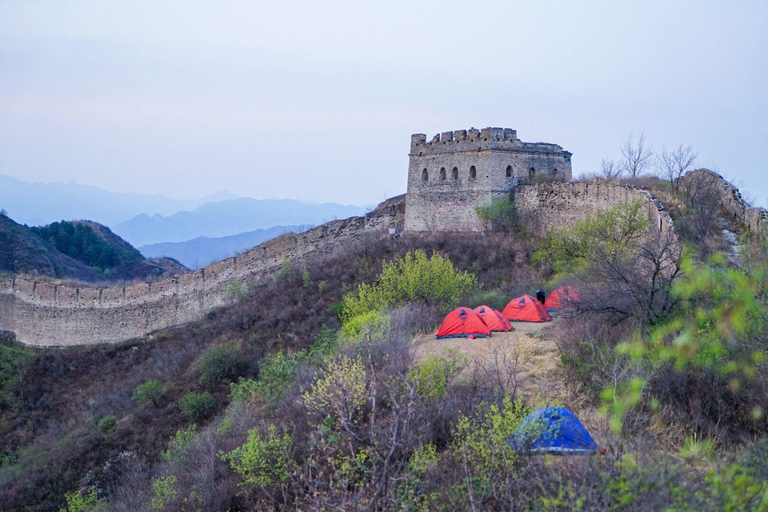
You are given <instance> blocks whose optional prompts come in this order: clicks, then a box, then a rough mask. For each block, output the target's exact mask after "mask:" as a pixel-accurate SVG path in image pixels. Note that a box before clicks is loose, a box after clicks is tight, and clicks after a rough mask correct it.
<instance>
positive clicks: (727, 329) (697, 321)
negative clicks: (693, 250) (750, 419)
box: [603, 253, 768, 430]
mask: <svg viewBox="0 0 768 512" xmlns="http://www.w3.org/2000/svg"><path fill="white" fill-rule="evenodd" d="M682 268H683V279H681V280H679V281H678V282H677V283H676V284H675V286H674V287H673V290H672V293H673V295H674V296H675V297H676V298H677V299H678V300H679V302H680V304H681V306H680V308H679V311H678V313H677V314H676V315H675V316H673V317H671V318H669V319H668V320H667V321H666V322H663V323H661V324H659V325H657V326H655V327H654V328H653V329H652V330H651V331H650V334H649V335H647V336H642V335H639V334H638V335H637V336H635V337H634V338H633V340H632V341H629V342H625V343H622V344H621V345H619V346H618V347H617V352H618V353H619V354H622V355H626V356H629V357H630V358H631V359H632V360H633V361H635V362H638V363H639V362H642V363H643V364H646V365H648V366H650V367H651V368H662V367H666V366H671V367H672V368H674V370H675V371H676V372H680V373H687V374H691V375H703V374H704V373H705V372H714V373H715V374H717V375H719V376H721V377H723V378H725V379H727V381H728V387H729V389H730V391H731V392H732V393H734V395H735V392H736V391H738V390H739V389H740V388H741V387H742V386H744V385H749V384H750V383H751V382H752V381H754V380H755V378H756V376H757V375H758V373H759V369H761V368H762V369H763V370H764V369H765V364H764V363H765V362H766V361H767V360H768V350H767V349H766V343H765V342H766V339H765V336H764V333H765V330H766V327H767V325H766V319H768V307H766V306H765V303H764V301H763V300H762V299H763V298H764V297H766V292H768V289H766V287H765V285H764V284H763V283H764V276H766V275H768V272H767V271H768V267H763V268H760V269H755V271H754V273H753V274H752V275H747V274H745V273H744V272H743V271H741V270H739V269H735V268H732V267H730V266H728V265H727V264H726V263H725V261H724V259H723V258H722V257H721V256H719V255H714V256H713V257H712V258H710V260H709V262H708V263H706V264H702V265H695V264H694V262H693V259H692V257H691V255H690V253H688V254H686V255H685V256H684V257H683V261H682ZM646 390H647V386H646V380H645V379H643V378H641V377H635V378H634V379H632V380H631V381H629V382H625V383H623V384H620V385H618V386H616V388H615V389H606V390H605V392H604V394H603V398H604V401H605V403H606V407H607V409H608V410H609V411H610V412H611V413H612V415H613V419H612V425H613V427H614V429H616V430H619V428H620V426H621V421H622V418H623V416H624V415H625V414H626V413H627V412H628V411H629V410H631V409H632V407H634V406H636V405H637V404H638V403H640V401H641V398H642V396H643V393H644V392H645V391H646ZM723 391H725V390H723ZM731 399H733V398H731ZM758 400H759V399H758ZM752 406H753V411H754V414H755V416H756V418H757V419H760V418H762V417H763V414H764V410H763V408H762V407H763V404H762V403H760V402H759V401H757V402H754V403H753V404H752Z"/></svg>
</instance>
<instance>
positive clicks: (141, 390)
mask: <svg viewBox="0 0 768 512" xmlns="http://www.w3.org/2000/svg"><path fill="white" fill-rule="evenodd" d="M162 392H163V384H162V383H161V382H160V381H159V380H157V379H152V380H148V381H147V382H145V383H144V384H140V385H139V386H137V387H136V389H135V390H133V399H134V400H136V401H138V402H139V403H141V404H142V405H147V404H148V403H150V402H152V404H153V405H154V406H155V407H157V400H158V399H159V398H160V394H161V393H162Z"/></svg>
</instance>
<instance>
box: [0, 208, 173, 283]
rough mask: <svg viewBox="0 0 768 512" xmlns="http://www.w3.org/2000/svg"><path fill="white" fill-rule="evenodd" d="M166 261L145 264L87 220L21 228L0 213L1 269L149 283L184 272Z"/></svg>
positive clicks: (105, 230)
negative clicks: (144, 280) (137, 280)
mask: <svg viewBox="0 0 768 512" xmlns="http://www.w3.org/2000/svg"><path fill="white" fill-rule="evenodd" d="M186 270H187V269H186V267H184V266H183V265H181V264H179V263H178V262H175V261H173V260H171V259H167V258H166V259H163V258H161V259H156V260H147V259H145V258H144V257H143V256H142V255H141V253H140V252H139V251H137V250H136V249H135V248H134V247H132V246H131V245H130V244H128V243H127V242H125V241H124V240H122V239H121V238H120V237H118V236H116V235H115V234H114V233H112V232H111V231H110V230H109V228H107V227H105V226H102V225H100V224H97V223H95V222H90V221H76V222H65V221H61V222H56V223H53V224H50V225H48V226H43V227H32V228H30V227H27V226H22V225H20V224H18V223H16V222H14V221H13V220H12V219H10V218H9V217H7V216H4V215H0V271H2V272H5V273H9V274H20V273H23V274H29V275H33V276H45V277H51V278H60V279H75V280H80V281H104V280H109V279H120V280H132V279H152V278H157V277H162V276H164V275H169V274H176V273H180V272H185V271H186Z"/></svg>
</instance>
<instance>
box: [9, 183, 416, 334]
mask: <svg viewBox="0 0 768 512" xmlns="http://www.w3.org/2000/svg"><path fill="white" fill-rule="evenodd" d="M404 203H405V201H404V197H403V196H398V197H395V198H392V199H389V200H387V201H385V202H383V203H381V204H380V205H379V206H378V207H377V208H376V209H375V210H374V211H373V212H371V213H369V214H367V215H366V216H364V217H352V218H349V219H345V220H337V221H333V222H328V223H326V224H323V225H321V226H318V227H316V228H313V229H310V230H309V231H306V232H304V233H300V234H294V233H286V234H284V235H281V236H279V237H277V238H275V239H273V240H270V241H268V242H265V243H263V244H261V245H258V246H256V247H254V248H253V249H251V250H250V251H248V252H246V253H244V254H241V255H238V256H235V257H232V258H228V259H225V260H223V261H220V262H218V263H215V264H213V265H210V266H208V267H205V268H203V269H200V270H197V271H194V272H188V273H185V274H180V275H176V276H173V277H171V278H168V279H163V280H159V281H153V282H147V283H139V284H131V285H127V286H112V287H96V286H87V285H73V284H71V283H67V282H56V281H45V280H40V279H35V278H30V277H24V276H16V277H12V276H0V331H8V332H12V333H14V334H15V338H16V340H17V341H19V342H21V343H24V344H28V345H37V346H72V345H91V344H97V343H115V342H119V341H123V340H127V339H132V338H136V337H140V336H144V335H146V334H148V333H151V332H153V331H156V330H158V329H163V328H167V327H173V326H177V325H181V324H184V323H187V322H190V321H193V320H196V319H197V318H200V317H202V316H203V315H205V314H206V313H208V312H209V311H211V310H213V309H215V308H217V307H219V306H222V305H224V304H226V303H227V302H228V301H231V300H232V293H231V288H230V287H231V285H233V284H235V283H239V284H241V285H244V286H246V287H247V286H248V285H252V284H255V283H258V282H259V281H263V280H264V279H266V278H268V277H270V276H273V275H274V274H275V273H276V272H277V271H278V270H279V269H280V268H281V267H282V266H283V265H284V264H285V262H296V261H300V260H302V259H303V258H306V257H330V256H333V255H334V254H338V253H339V252H341V251H343V250H344V249H345V248H348V247H349V246H350V244H352V243H354V242H355V241H357V240H359V239H361V237H363V236H370V235H375V236H387V235H388V233H389V229H390V228H394V229H396V230H397V231H402V228H403V223H404V208H405V204H404Z"/></svg>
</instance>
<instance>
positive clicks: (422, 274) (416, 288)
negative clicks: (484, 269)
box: [343, 249, 477, 319]
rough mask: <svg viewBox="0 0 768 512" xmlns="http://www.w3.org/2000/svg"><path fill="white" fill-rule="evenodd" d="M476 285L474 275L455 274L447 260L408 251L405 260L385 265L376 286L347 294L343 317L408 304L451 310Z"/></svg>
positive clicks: (367, 285) (360, 288) (422, 252)
mask: <svg viewBox="0 0 768 512" xmlns="http://www.w3.org/2000/svg"><path fill="white" fill-rule="evenodd" d="M476 284H477V278H476V277H475V275H474V274H471V273H469V272H458V271H456V270H455V269H454V268H453V264H452V263H451V260H449V259H448V258H444V257H442V256H440V255H439V254H436V253H435V254H432V256H431V257H427V254H426V253H425V252H424V251H422V250H418V249H417V250H413V251H409V252H408V253H407V254H406V255H405V257H403V258H401V257H395V258H394V259H392V260H391V261H389V262H384V263H383V264H382V270H381V274H379V277H378V279H377V280H376V282H375V283H374V284H371V285H369V284H365V283H363V284H361V285H360V286H358V287H357V289H356V290H354V291H352V292H349V293H347V294H345V295H344V311H343V318H345V319H348V318H352V317H355V316H358V315H362V314H365V313H368V312H370V311H382V310H384V309H386V308H388V307H393V306H402V305H405V304H409V303H415V304H423V305H425V306H435V307H440V308H443V309H448V308H451V307H453V306H455V305H457V304H458V302H459V300H460V299H461V297H463V296H464V295H466V294H468V293H469V292H470V291H471V290H472V289H473V288H474V286H475V285H476Z"/></svg>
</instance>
